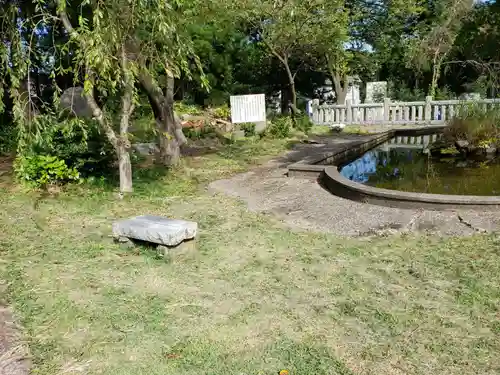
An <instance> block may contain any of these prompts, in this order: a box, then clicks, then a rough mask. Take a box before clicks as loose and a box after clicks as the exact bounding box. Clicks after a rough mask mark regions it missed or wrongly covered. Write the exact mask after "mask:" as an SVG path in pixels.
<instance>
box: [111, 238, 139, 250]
mask: <svg viewBox="0 0 500 375" xmlns="http://www.w3.org/2000/svg"><path fill="white" fill-rule="evenodd" d="M115 242H117V243H118V244H120V245H121V246H122V247H125V248H127V249H132V248H134V247H135V244H134V242H133V241H132V240H131V239H130V238H128V237H122V236H118V237H115Z"/></svg>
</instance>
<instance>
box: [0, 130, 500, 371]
mask: <svg viewBox="0 0 500 375" xmlns="http://www.w3.org/2000/svg"><path fill="white" fill-rule="evenodd" d="M286 147H287V142H286V141H277V140H265V141H263V142H260V143H257V142H247V143H242V144H239V145H232V146H228V148H225V149H223V150H219V151H218V152H216V153H212V154H207V155H204V156H200V157H193V158H187V159H186V160H185V161H184V164H183V166H182V167H181V168H179V169H178V170H174V171H170V172H164V171H163V172H161V171H158V170H156V171H152V172H151V171H150V172H148V173H146V172H145V171H142V172H141V173H142V174H141V173H138V174H137V178H136V181H135V183H136V186H135V187H136V194H134V195H133V196H130V197H126V198H125V199H123V200H117V199H116V198H115V194H114V193H113V192H112V191H108V190H106V189H97V188H94V189H92V190H88V189H84V188H79V189H72V190H71V191H67V192H63V193H61V194H60V195H59V196H57V197H56V198H48V199H45V200H42V201H40V202H39V204H38V205H37V206H36V207H37V208H35V206H34V202H35V199H36V195H35V194H28V193H22V192H20V191H18V190H17V189H11V188H7V187H5V188H3V190H1V191H0V194H1V195H0V204H1V207H2V209H1V210H0V231H1V232H2V236H0V279H2V280H4V281H5V282H6V283H7V292H6V294H5V302H8V303H10V304H12V306H13V307H14V310H15V312H16V314H17V316H18V318H19V320H20V322H21V324H22V326H23V328H24V332H23V333H24V337H25V339H26V341H27V343H28V344H29V347H30V350H31V354H32V356H33V363H34V368H35V371H34V373H35V374H37V375H49V374H50V375H53V374H82V373H83V374H106V375H108V374H113V375H115V374H116V375H122V374H123V375H140V374H144V375H153V374H175V375H177V374H193V375H194V374H214V375H225V374H227V375H229V374H231V375H233V374H255V375H257V374H277V373H278V371H279V370H281V369H288V370H290V373H291V374H292V375H293V374H307V375H308V374H337V375H350V374H429V375H431V374H432V375H436V374H443V375H444V374H447V375H448V374H495V373H498V372H499V371H500V358H499V357H498V352H499V351H500V324H499V323H498V314H499V312H498V311H499V310H498V306H500V250H499V249H500V241H499V240H498V238H495V237H493V236H476V237H472V238H466V239H439V238H430V237H412V236H406V237H391V238H382V239H377V240H371V241H367V240H346V239H342V238H337V237H335V236H332V235H326V234H321V233H312V232H294V231H291V230H288V229H286V228H284V227H283V226H282V225H281V224H280V223H279V222H277V221H275V220H274V219H273V218H272V217H268V216H263V215H259V214H254V213H251V212H249V211H248V210H247V209H246V208H245V207H244V206H243V205H242V204H241V203H240V202H238V201H237V200H234V199H231V198H227V197H224V196H218V195H215V196H214V195H211V194H209V193H207V192H205V189H204V187H205V186H206V184H207V182H209V181H211V180H213V179H215V178H224V177H227V176H229V175H230V174H232V173H235V172H239V171H243V170H245V169H246V168H248V167H249V164H250V165H251V163H256V162H258V161H262V160H265V159H266V158H268V157H269V156H270V155H273V154H276V153H279V152H282V151H283V150H285V149H286ZM144 213H150V214H159V215H165V216H171V217H176V218H185V219H190V220H196V221H198V223H199V225H200V234H199V238H198V241H197V251H196V252H195V253H192V254H186V255H181V256H178V257H175V258H174V260H173V261H172V262H169V263H166V262H164V261H163V260H162V259H158V258H156V257H155V255H154V254H153V252H152V251H151V250H149V249H147V248H138V249H137V250H136V251H134V250H130V249H129V250H127V249H124V248H121V247H120V246H118V245H116V244H114V243H113V242H112V241H111V239H110V238H109V235H110V230H111V229H110V224H111V222H112V221H113V220H115V219H118V218H123V217H128V216H133V215H138V214H144Z"/></svg>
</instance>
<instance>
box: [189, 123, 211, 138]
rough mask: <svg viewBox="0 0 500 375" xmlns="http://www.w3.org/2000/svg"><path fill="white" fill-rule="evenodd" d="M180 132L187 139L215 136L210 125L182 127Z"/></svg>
mask: <svg viewBox="0 0 500 375" xmlns="http://www.w3.org/2000/svg"><path fill="white" fill-rule="evenodd" d="M182 132H183V133H184V135H185V136H186V138H188V139H192V140H196V139H202V138H210V137H214V136H215V131H214V129H213V128H212V127H210V126H206V125H205V126H201V127H196V128H182Z"/></svg>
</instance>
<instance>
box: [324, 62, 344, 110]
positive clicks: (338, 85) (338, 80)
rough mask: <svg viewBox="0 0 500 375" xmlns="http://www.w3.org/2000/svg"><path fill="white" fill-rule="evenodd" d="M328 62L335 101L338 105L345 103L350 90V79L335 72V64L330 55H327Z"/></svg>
mask: <svg viewBox="0 0 500 375" xmlns="http://www.w3.org/2000/svg"><path fill="white" fill-rule="evenodd" d="M326 63H327V65H328V72H329V73H330V77H331V79H332V83H333V88H334V90H335V101H336V102H337V104H338V105H344V104H345V99H346V97H347V91H348V90H349V82H348V79H347V77H346V76H345V75H344V76H343V77H340V74H338V73H336V72H335V69H334V68H333V64H332V62H331V60H330V58H329V57H328V55H326Z"/></svg>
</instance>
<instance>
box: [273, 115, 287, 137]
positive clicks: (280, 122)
mask: <svg viewBox="0 0 500 375" xmlns="http://www.w3.org/2000/svg"><path fill="white" fill-rule="evenodd" d="M291 130H292V119H291V118H290V117H289V116H278V117H275V118H274V119H273V120H272V122H271V126H269V134H270V135H271V136H273V137H274V138H287V137H288V136H290V132H291Z"/></svg>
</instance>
